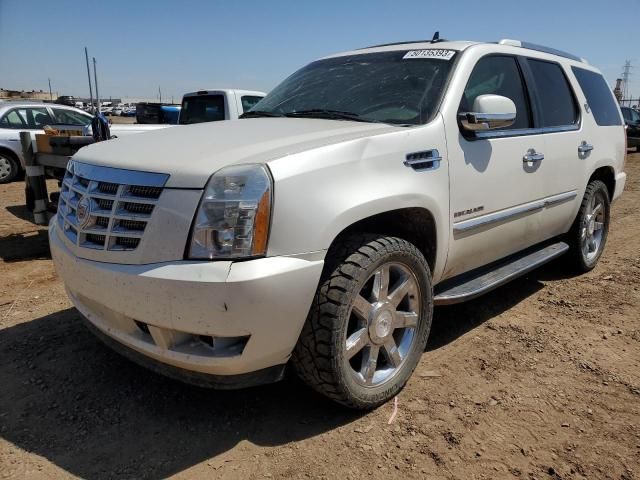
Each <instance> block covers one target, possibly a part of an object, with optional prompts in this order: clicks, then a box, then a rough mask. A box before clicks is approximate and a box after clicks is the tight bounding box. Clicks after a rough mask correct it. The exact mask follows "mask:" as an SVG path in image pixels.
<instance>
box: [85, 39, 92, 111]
mask: <svg viewBox="0 0 640 480" xmlns="http://www.w3.org/2000/svg"><path fill="white" fill-rule="evenodd" d="M84 59H85V60H86V62H87V77H88V78H89V100H90V101H91V113H93V90H92V88H91V71H90V70H89V54H88V53H87V47H84Z"/></svg>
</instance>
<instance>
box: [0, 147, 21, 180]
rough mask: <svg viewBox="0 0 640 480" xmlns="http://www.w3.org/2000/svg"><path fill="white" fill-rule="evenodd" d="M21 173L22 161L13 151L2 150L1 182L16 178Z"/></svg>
mask: <svg viewBox="0 0 640 480" xmlns="http://www.w3.org/2000/svg"><path fill="white" fill-rule="evenodd" d="M19 174H20V163H19V162H18V159H17V158H16V157H15V156H14V155H13V154H11V153H7V152H0V184H2V183H9V182H12V181H13V180H15V178H16V177H17V176H18V175H19Z"/></svg>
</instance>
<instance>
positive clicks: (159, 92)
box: [158, 86, 162, 103]
mask: <svg viewBox="0 0 640 480" xmlns="http://www.w3.org/2000/svg"><path fill="white" fill-rule="evenodd" d="M158 95H159V96H160V103H162V90H160V86H158Z"/></svg>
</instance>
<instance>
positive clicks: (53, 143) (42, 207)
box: [20, 132, 94, 225]
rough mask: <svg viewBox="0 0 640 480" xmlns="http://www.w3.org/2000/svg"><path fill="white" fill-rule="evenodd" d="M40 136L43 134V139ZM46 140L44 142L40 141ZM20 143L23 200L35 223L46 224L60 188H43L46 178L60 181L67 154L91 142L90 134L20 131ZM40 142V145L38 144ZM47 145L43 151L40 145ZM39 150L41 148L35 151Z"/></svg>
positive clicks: (69, 155) (68, 157)
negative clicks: (36, 134) (23, 172)
mask: <svg viewBox="0 0 640 480" xmlns="http://www.w3.org/2000/svg"><path fill="white" fill-rule="evenodd" d="M43 137H46V138H44V139H43ZM43 141H46V142H47V143H43ZM20 143H21V145H22V155H23V158H24V164H25V200H26V205H27V209H28V210H29V211H30V212H31V213H32V214H33V222H34V223H35V224H37V225H48V224H49V219H50V217H51V216H53V215H54V214H55V212H56V210H57V206H58V198H59V196H60V192H52V193H51V194H49V192H48V191H47V182H46V179H47V178H54V179H56V180H58V184H59V185H60V184H61V182H62V179H63V178H64V173H65V171H66V169H67V163H68V162H69V159H70V158H71V156H72V155H73V154H74V153H76V152H77V151H78V150H79V149H80V148H82V147H84V146H86V145H90V144H92V143H94V139H93V137H90V136H76V135H71V136H64V135H42V136H40V135H38V136H37V137H36V136H35V135H33V134H32V132H20ZM38 144H40V149H39V148H38ZM43 145H47V146H48V147H49V148H46V150H47V151H42V150H45V149H43V148H42V147H43ZM39 150H41V151H39Z"/></svg>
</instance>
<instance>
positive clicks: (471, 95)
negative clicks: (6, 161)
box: [458, 56, 532, 130]
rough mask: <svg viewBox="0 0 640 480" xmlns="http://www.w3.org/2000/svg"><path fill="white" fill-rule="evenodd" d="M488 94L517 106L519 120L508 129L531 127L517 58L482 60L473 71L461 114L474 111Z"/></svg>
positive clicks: (494, 57)
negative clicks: (478, 98) (505, 99)
mask: <svg viewBox="0 0 640 480" xmlns="http://www.w3.org/2000/svg"><path fill="white" fill-rule="evenodd" d="M486 94H494V95H502V96H503V97H507V98H510V99H511V100H512V101H513V103H515V105H516V121H515V122H514V123H513V125H511V126H509V127H507V128H505V130H507V129H520V128H531V127H532V123H531V114H530V111H529V104H528V102H527V94H526V93H525V88H524V84H523V82H522V76H521V75H520V69H519V68H518V63H517V62H516V59H515V58H514V57H507V56H490V57H484V58H481V59H480V60H479V61H478V63H477V64H476V66H475V67H474V69H473V72H471V76H470V77H469V81H468V82H467V86H466V88H465V89H464V94H463V96H462V100H461V101H460V108H459V110H458V111H459V112H471V111H472V107H473V102H474V100H475V99H476V97H477V96H479V95H486Z"/></svg>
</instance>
